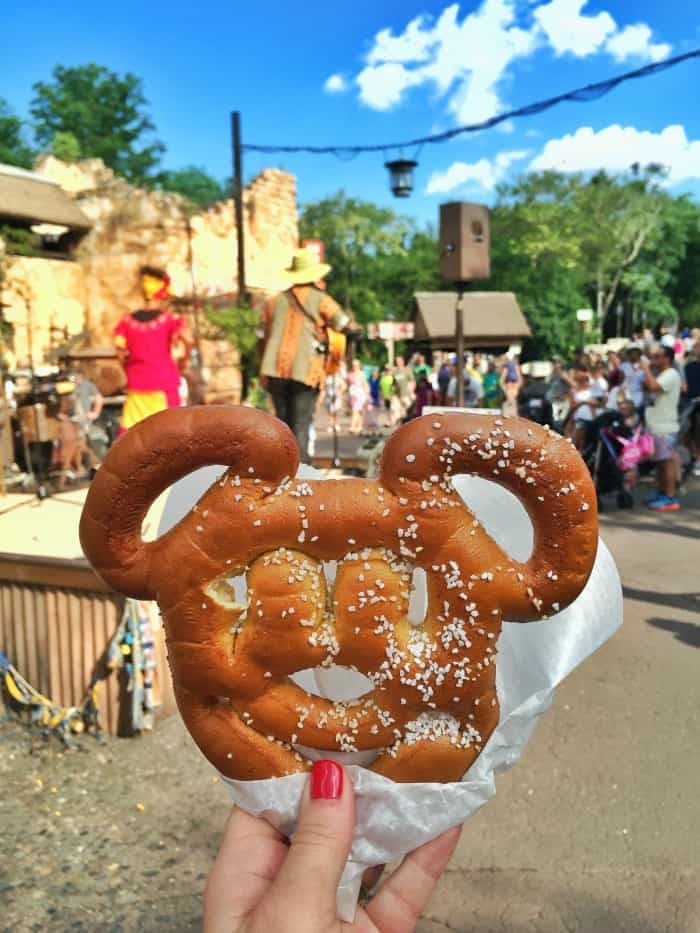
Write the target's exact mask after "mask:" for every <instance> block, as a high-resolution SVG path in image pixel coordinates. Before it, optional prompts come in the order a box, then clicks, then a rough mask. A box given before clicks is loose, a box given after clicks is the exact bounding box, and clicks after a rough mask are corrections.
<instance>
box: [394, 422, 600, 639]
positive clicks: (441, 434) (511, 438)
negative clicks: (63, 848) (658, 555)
mask: <svg viewBox="0 0 700 933" xmlns="http://www.w3.org/2000/svg"><path fill="white" fill-rule="evenodd" d="M458 473H469V474H472V475H475V476H481V477H483V478H484V479H487V480H490V481H491V482H493V483H498V484H499V485H500V486H503V487H504V488H505V489H508V490H509V491H510V492H512V493H514V495H516V496H517V497H518V499H520V501H521V502H522V503H523V505H524V506H525V509H526V510H527V512H528V515H529V516H530V520H531V521H532V525H533V530H534V539H535V540H534V548H533V552H532V555H531V557H530V558H529V560H527V561H525V562H524V563H519V562H517V561H513V560H511V559H509V558H507V557H506V556H505V555H504V554H503V552H502V551H500V548H498V549H497V550H496V551H494V552H493V554H498V555H499V557H498V559H497V560H494V561H493V562H494V564H496V563H506V564H508V565H509V567H510V572H509V573H506V574H504V575H501V576H499V590H500V597H501V608H502V611H503V614H504V615H505V617H506V618H508V619H513V620H515V619H519V620H522V621H526V620H528V619H539V618H542V617H543V616H544V615H546V614H548V613H549V614H551V613H552V612H556V611H558V609H559V608H561V609H564V608H565V606H567V605H569V603H571V602H573V600H574V599H576V597H577V596H578V594H579V593H580V592H581V590H582V589H583V587H584V586H585V584H586V581H587V580H588V577H589V576H590V573H591V570H592V569H593V562H594V560H595V555H596V550H597V547H598V516H597V508H596V495H595V489H594V487H593V482H592V480H591V477H590V474H589V472H588V469H587V468H586V465H585V464H584V462H583V460H582V459H581V457H580V456H579V454H578V452H577V451H576V450H575V448H574V447H573V445H572V444H571V443H570V442H569V441H567V440H564V438H562V437H560V436H559V435H558V434H555V433H554V432H553V431H548V430H545V429H544V428H542V427H540V425H538V424H535V423H534V422H531V421H526V420H525V419H523V418H507V417H502V416H492V415H485V414H484V415H468V414H462V413H458V412H454V413H450V414H440V415H425V416H423V417H421V418H416V419H415V420H414V421H411V422H409V423H408V424H407V425H406V426H405V427H403V428H401V429H400V430H399V431H397V432H395V433H394V434H393V435H392V436H391V438H390V439H389V440H388V442H387V444H386V447H385V448H384V453H383V455H382V460H381V470H380V476H381V482H382V484H383V485H384V486H386V487H387V488H388V489H390V490H391V491H392V492H393V493H394V494H395V495H397V496H398V495H405V494H406V490H407V489H408V488H409V487H408V486H407V484H410V483H418V484H420V483H422V482H424V481H426V480H428V479H429V478H430V477H431V476H433V477H435V479H436V480H437V479H438V477H439V480H440V481H443V480H445V479H449V477H451V476H455V475H456V474H458ZM402 490H403V492H402ZM492 544H493V547H494V548H497V546H496V545H495V542H492ZM465 548H469V543H468V542H467V541H465ZM467 556H469V555H467ZM484 569H487V570H491V569H493V568H491V567H487V568H484ZM545 593H546V598H545V596H544V594H545Z"/></svg>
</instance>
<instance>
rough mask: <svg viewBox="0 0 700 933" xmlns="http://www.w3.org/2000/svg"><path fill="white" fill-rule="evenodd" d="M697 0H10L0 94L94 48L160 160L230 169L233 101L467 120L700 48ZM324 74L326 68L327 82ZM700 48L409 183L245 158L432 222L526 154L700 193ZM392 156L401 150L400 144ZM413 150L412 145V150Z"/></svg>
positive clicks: (442, 155) (270, 128)
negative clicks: (666, 176)
mask: <svg viewBox="0 0 700 933" xmlns="http://www.w3.org/2000/svg"><path fill="white" fill-rule="evenodd" d="M693 6H695V5H694V4H689V3H687V0H667V2H665V3H659V2H658V0H638V2H635V3H634V4H633V3H631V2H627V0H624V2H623V0H601V2H593V0H591V2H585V0H543V2H540V0H534V2H524V0H522V2H521V0H471V2H468V3H461V4H449V3H445V2H432V0H402V2H398V0H385V2H383V3H381V4H380V3H377V2H376V0H374V2H368V0H355V2H354V3H352V4H345V3H343V4H341V3H338V2H336V3H333V2H325V3H320V2H317V0H306V2H305V3H303V4H290V3H288V2H281V0H266V2H264V3H261V2H258V3H245V4H243V3H241V2H240V0H238V2H237V0H233V2H228V3H223V2H219V0H214V2H208V3H206V4H199V5H197V4H192V3H184V2H180V0H171V2H168V3H165V2H162V0H151V2H150V3H149V4H148V5H147V6H146V7H145V6H144V5H143V4H142V3H138V2H135V0H126V2H121V3H119V4H104V5H95V3H94V0H91V2H90V3H87V2H85V0H74V2H73V3H72V4H69V5H63V6H60V7H56V5H55V4H53V3H48V2H45V0H39V2H36V3H33V4H27V3H25V2H18V0H4V2H3V12H2V31H1V32H2V34H1V35H0V61H2V69H1V75H0V96H2V97H5V98H6V99H7V100H8V102H9V103H10V105H11V106H12V108H13V109H14V110H15V112H16V113H17V114H19V115H20V116H26V115H27V112H28V104H29V101H30V99H31V97H32V90H31V87H32V84H33V83H34V82H35V81H37V80H43V79H47V78H48V77H49V74H50V71H51V69H52V67H53V66H54V64H57V63H60V64H64V65H78V64H84V63H86V62H89V61H94V62H97V63H99V64H102V65H105V66H107V67H109V68H111V69H114V70H116V71H118V72H123V71H127V70H128V71H131V72H133V73H135V74H137V75H139V76H140V77H141V78H142V79H143V82H144V89H145V93H146V96H147V97H148V99H149V101H150V107H151V112H152V116H153V120H154V122H155V124H156V126H157V130H158V136H159V138H160V139H161V140H162V141H163V142H164V143H165V145H166V147H167V152H166V155H165V158H164V164H165V166H166V167H168V168H177V167H180V166H183V165H186V164H194V165H201V166H203V167H204V168H206V169H207V170H208V171H210V172H211V173H212V174H214V175H216V176H218V177H224V176H226V175H229V174H230V172H231V169H230V159H231V156H230V143H229V112H230V111H231V110H232V109H238V110H240V111H241V112H242V115H243V132H244V139H246V140H247V141H248V142H255V143H285V144H294V143H304V142H307V143H311V144H319V145H323V144H344V143H368V142H378V143H384V142H391V141H394V140H402V139H406V138H411V137H415V136H420V135H423V134H425V133H430V132H433V131H438V130H443V129H448V128H450V127H452V126H455V125H458V124H460V123H465V122H472V121H473V120H477V119H482V118H484V117H487V116H490V115H491V114H492V113H494V112H498V111H500V110H504V109H510V108H512V107H514V106H518V105H521V104H525V103H528V102H531V101H533V100H537V99H539V98H542V97H547V96H550V95H552V94H556V93H559V92H561V91H564V90H568V89H571V88H573V87H576V86H579V85H582V84H586V83H588V82H591V81H596V80H600V79H603V78H605V77H608V76H611V75H615V74H618V73H621V72H623V71H627V70H630V69H632V68H636V67H639V66H640V65H641V64H644V63H645V62H648V61H653V60H658V59H660V58H664V57H666V56H667V55H668V54H678V53H680V52H683V51H687V50H689V49H691V48H694V47H696V46H700V7H698V9H697V12H691V9H692V7H693ZM329 79H330V80H329ZM698 84H700V60H695V61H691V62H688V63H686V64H683V65H680V66H678V67H677V68H676V69H672V70H671V71H669V72H666V73H663V74H661V75H658V76H655V77H652V78H648V79H646V80H644V81H633V82H630V83H628V84H626V85H624V86H623V87H621V88H619V89H618V90H616V91H613V92H612V93H611V94H609V95H608V96H606V97H604V98H601V99H600V100H598V101H594V102H591V103H586V104H563V105H561V106H559V107H558V108H556V109H554V110H550V111H548V112H547V113H544V114H541V115H539V116H537V117H531V118H526V119H520V120H517V121H514V122H513V124H512V125H511V126H507V127H506V128H505V131H504V130H503V129H500V130H499V129H494V130H490V131H488V132H483V133H479V134H477V135H467V136H463V137H461V138H459V139H458V140H457V141H453V142H450V143H446V144H443V145H440V146H431V147H425V148H424V149H423V150H422V152H421V153H420V156H419V162H420V166H419V169H418V171H417V176H416V192H415V194H414V196H413V197H412V198H411V199H409V200H405V201H396V200H394V199H393V198H392V196H391V194H390V193H389V191H388V184H387V173H386V170H385V169H384V168H383V161H384V159H383V157H382V155H381V154H376V155H364V156H360V157H358V158H357V159H355V160H353V161H351V162H344V161H339V160H338V159H336V158H335V157H333V156H309V155H298V156H297V155H284V156H261V155H257V154H248V155H246V158H245V173H246V176H248V177H249V176H251V175H253V174H254V173H255V172H257V171H259V170H260V169H262V168H263V167H265V165H276V166H279V167H281V168H284V169H287V170H289V171H291V172H293V173H294V174H296V175H297V177H298V188H299V198H300V201H301V202H305V201H309V200H314V199H317V198H319V197H323V196H324V195H326V194H330V193H332V192H334V191H336V190H338V189H339V188H344V189H345V190H346V191H347V192H348V193H349V194H352V195H354V196H357V197H362V198H367V199H370V200H373V201H376V202H378V203H381V204H386V205H393V206H394V207H396V208H398V209H399V210H401V212H403V213H405V214H408V215H412V216H414V217H416V218H417V219H418V220H420V221H425V220H429V221H433V222H434V221H435V220H436V218H437V210H438V204H439V203H440V202H441V201H444V200H456V199H470V200H482V201H486V202H487V203H488V202H490V201H491V200H492V199H493V197H494V186H495V184H497V183H498V182H499V181H501V180H507V179H508V178H510V177H513V176H514V175H516V174H517V173H518V172H520V171H525V170H526V169H528V168H530V167H541V168H544V167H558V168H562V169H564V170H573V169H577V168H580V169H593V168H596V167H606V168H610V169H618V168H622V167H624V166H626V165H628V164H631V162H633V161H635V160H639V161H642V162H644V161H645V160H646V161H662V162H664V163H666V164H668V166H669V170H670V183H671V184H672V186H673V189H674V190H678V191H681V190H688V191H692V192H694V193H696V194H697V193H700V112H699V110H698V107H697V87H698ZM387 154H388V155H390V156H392V157H393V156H396V155H398V152H397V151H396V150H388V151H387ZM405 154H406V155H411V154H412V153H411V151H410V150H407V151H406V152H405Z"/></svg>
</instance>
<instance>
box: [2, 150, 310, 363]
mask: <svg viewBox="0 0 700 933" xmlns="http://www.w3.org/2000/svg"><path fill="white" fill-rule="evenodd" d="M35 170H36V171H37V173H38V174H40V175H43V176H44V177H46V178H49V179H51V180H52V181H55V182H56V183H58V184H60V185H61V187H62V188H63V189H64V190H65V191H67V192H68V193H69V194H70V195H71V196H72V197H74V198H75V200H76V202H77V203H78V204H79V205H80V208H81V210H82V211H83V212H84V213H85V214H86V216H87V217H88V219H89V220H90V222H91V223H92V229H91V231H90V233H89V234H88V235H87V236H86V237H85V239H84V240H83V241H82V243H81V244H80V246H79V247H78V250H77V252H76V256H75V261H74V262H62V261H60V260H47V259H38V258H26V257H7V258H6V260H5V265H6V272H5V282H4V290H3V294H2V302H3V303H4V304H5V308H4V309H3V310H4V316H5V319H6V320H8V321H9V322H10V323H12V324H13V325H14V329H15V354H16V357H17V361H18V364H23V363H26V362H27V361H28V357H29V353H30V350H31V353H32V355H33V359H34V363H35V365H36V364H38V363H40V362H42V359H43V358H44V357H45V355H46V353H47V351H48V350H49V348H50V346H51V343H52V340H51V337H52V334H53V343H54V344H56V343H60V342H61V334H62V332H63V331H64V330H65V331H66V332H67V333H68V334H76V333H80V332H81V331H84V330H87V331H89V333H90V337H91V341H92V343H94V344H98V345H99V344H105V343H109V342H110V339H111V332H112V328H113V327H114V325H115V323H116V322H117V321H118V320H119V317H120V316H121V315H122V314H123V313H124V312H125V311H128V310H132V309H134V308H137V307H139V305H140V302H141V300H142V299H141V294H140V288H139V278H138V269H139V267H140V266H141V265H143V264H151V265H158V266H162V267H164V268H165V269H166V270H167V272H168V273H169V275H170V277H171V279H172V288H173V292H174V294H175V295H176V296H178V297H179V298H185V299H192V298H194V297H197V298H198V299H200V300H202V299H203V300H206V297H207V296H211V295H220V294H222V293H235V292H237V289H238V283H237V261H238V260H237V243H236V236H235V227H234V216H233V202H232V201H223V202H221V203H219V204H216V205H214V206H213V207H212V208H210V209H209V210H207V211H201V212H194V213H193V212H192V211H191V210H190V209H189V208H188V205H187V203H186V202H185V200H184V199H183V198H181V197H180V196H179V195H176V194H172V193H169V192H167V193H166V192H162V191H150V190H145V189H142V188H136V187H134V186H133V185H130V184H129V183H128V182H126V181H125V180H124V179H123V178H120V177H118V176H116V175H115V174H114V172H112V170H111V169H108V168H106V167H105V165H104V163H103V162H102V161H101V160H100V159H87V160H84V161H82V162H78V163H75V164H67V163H64V162H61V161H60V160H58V159H56V158H55V157H54V156H43V157H41V158H40V159H39V161H38V163H37V165H36V169H35ZM244 233H245V252H246V278H247V284H248V287H249V288H251V289H255V290H260V291H262V292H272V291H276V290H277V289H278V288H280V287H282V286H283V277H282V275H281V270H282V269H284V268H285V266H287V265H288V263H289V259H290V256H291V253H292V250H293V249H294V247H295V246H296V244H297V239H298V230H297V203H296V182H295V179H294V177H293V176H292V175H288V174H287V173H286V172H282V171H278V170H277V169H265V170H264V171H263V172H261V173H260V174H259V175H258V176H257V177H256V178H254V179H253V181H252V182H251V183H250V184H249V185H248V186H247V188H246V189H245V192H244ZM51 327H53V328H54V330H53V332H52V331H51V330H50V329H51ZM203 349H204V353H203V355H204V356H205V357H206V356H209V357H210V359H205V360H204V362H205V364H207V363H211V362H212V360H214V359H219V358H220V356H221V352H222V348H221V347H220V346H217V347H211V348H203ZM227 365H229V367H230V366H231V365H233V366H235V362H232V358H231V359H229V360H228V364H227ZM209 368H210V369H211V368H212V367H211V366H210V367H209ZM209 375H210V377H211V378H214V376H215V374H214V373H213V372H210V373H209Z"/></svg>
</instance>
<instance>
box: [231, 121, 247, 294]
mask: <svg viewBox="0 0 700 933" xmlns="http://www.w3.org/2000/svg"><path fill="white" fill-rule="evenodd" d="M231 142H232V146H233V181H232V185H233V209H234V212H235V217H236V243H237V245H238V297H239V299H242V300H245V299H246V297H247V294H248V291H247V289H246V281H245V250H244V242H243V164H242V163H243V157H242V151H241V115H240V113H239V112H238V111H237V110H234V111H233V113H232V114H231Z"/></svg>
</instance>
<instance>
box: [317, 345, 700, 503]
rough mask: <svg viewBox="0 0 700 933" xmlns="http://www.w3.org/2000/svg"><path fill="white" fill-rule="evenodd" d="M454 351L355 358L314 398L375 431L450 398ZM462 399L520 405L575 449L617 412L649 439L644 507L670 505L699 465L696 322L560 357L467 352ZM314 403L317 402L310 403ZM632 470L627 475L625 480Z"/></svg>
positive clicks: (514, 408) (335, 420)
mask: <svg viewBox="0 0 700 933" xmlns="http://www.w3.org/2000/svg"><path fill="white" fill-rule="evenodd" d="M456 364H457V359H456V356H455V355H454V354H436V355H435V358H434V359H433V361H432V363H430V364H429V363H428V362H427V361H426V358H425V356H424V355H422V354H420V353H415V354H414V355H413V356H412V357H411V358H410V359H409V360H408V361H406V360H404V358H403V357H401V356H399V357H397V358H396V361H395V364H394V365H390V364H386V365H385V366H383V367H378V366H373V365H371V364H369V365H363V364H362V362H361V361H360V360H359V359H358V358H355V359H353V360H352V363H351V364H350V365H349V366H348V367H346V366H345V365H341V366H340V367H339V368H338V369H337V371H336V372H334V373H332V374H329V375H328V376H326V379H325V382H324V383H323V385H322V387H321V392H320V395H319V398H318V408H320V407H321V406H324V407H325V409H326V411H327V413H328V415H329V419H328V420H329V424H328V430H329V431H332V430H338V431H341V432H349V433H350V434H357V435H373V434H377V433H380V431H381V430H382V429H386V428H389V429H390V428H393V427H394V426H396V425H397V424H399V423H400V422H402V421H405V420H407V419H408V418H412V417H417V416H419V415H420V414H422V412H423V409H424V408H425V407H426V406H427V405H438V406H443V407H444V406H447V407H450V406H454V405H455V404H456V400H457V373H456V369H457V366H456ZM463 371H464V390H463V405H464V407H467V408H490V409H497V410H500V411H502V412H504V413H505V414H520V415H521V416H523V417H527V418H530V419H532V420H534V421H537V422H539V423H541V424H547V425H549V426H550V427H551V428H554V429H555V430H557V431H560V432H561V433H562V434H564V435H565V436H567V437H570V438H571V439H572V441H573V443H574V444H575V445H576V447H577V448H578V449H579V450H580V451H584V449H585V447H586V445H587V444H588V443H589V442H590V438H591V429H592V426H593V425H594V423H595V422H596V421H597V419H599V418H600V416H601V415H604V413H606V412H617V413H618V414H619V416H620V418H621V419H622V420H623V421H624V423H625V425H626V426H627V427H628V428H629V434H630V435H634V434H635V432H636V431H637V430H638V429H639V432H640V433H641V432H643V433H644V435H645V436H646V437H647V438H648V439H649V440H648V441H647V448H646V449H647V456H646V459H647V460H648V461H650V462H653V463H655V464H656V468H657V474H658V490H657V492H656V493H655V494H654V496H652V497H651V499H650V501H649V502H648V505H649V506H650V508H652V509H655V510H662V511H675V510H676V509H678V508H679V507H680V502H679V498H678V487H679V484H680V481H681V478H682V475H683V474H684V473H686V474H687V473H689V472H691V471H694V472H695V474H696V475H700V461H699V460H698V457H699V456H700V438H699V437H698V433H699V432H700V415H699V414H698V409H700V331H698V330H693V331H692V332H685V333H683V334H681V335H674V334H671V333H666V334H662V335H661V336H660V337H659V338H658V339H656V338H655V337H654V335H653V334H651V333H650V332H645V333H643V334H638V335H635V336H634V338H633V339H632V340H630V341H629V342H628V343H627V345H626V346H625V347H624V348H622V349H621V350H620V351H619V352H618V351H614V350H609V351H607V352H602V353H601V352H590V353H587V352H580V353H578V354H576V356H575V357H574V359H573V360H572V361H571V362H570V363H569V364H568V365H566V364H565V363H564V361H563V360H561V359H560V358H557V357H555V358H554V359H552V360H550V361H537V362H533V363H525V364H523V365H522V366H521V365H520V362H519V360H518V357H517V355H515V354H513V353H508V354H505V355H502V356H493V355H488V354H485V353H480V352H473V353H467V354H466V355H465V359H464V367H463ZM317 410H318V409H317ZM633 482H634V476H629V477H627V483H628V485H631V484H632V483H633Z"/></svg>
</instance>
